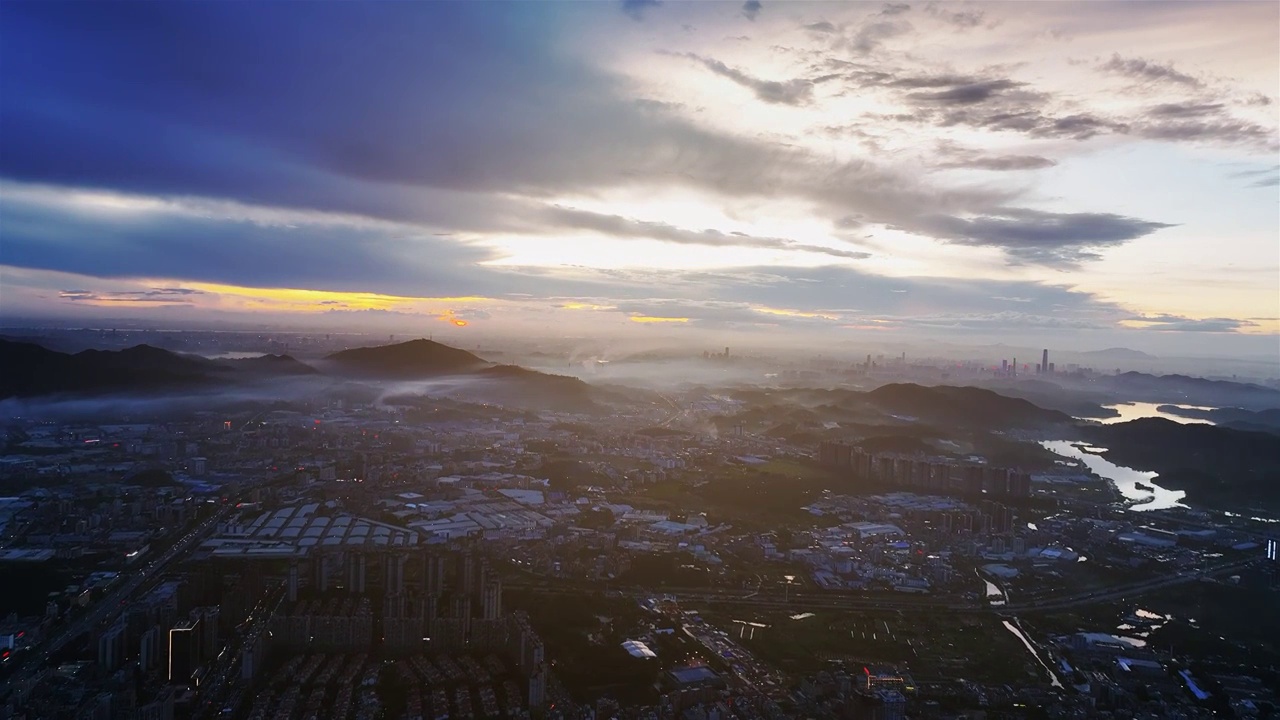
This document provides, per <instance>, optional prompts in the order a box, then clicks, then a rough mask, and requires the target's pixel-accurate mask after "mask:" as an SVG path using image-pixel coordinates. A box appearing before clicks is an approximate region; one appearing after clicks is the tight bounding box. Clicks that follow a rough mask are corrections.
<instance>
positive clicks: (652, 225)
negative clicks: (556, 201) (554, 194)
mask: <svg viewBox="0 0 1280 720" xmlns="http://www.w3.org/2000/svg"><path fill="white" fill-rule="evenodd" d="M542 215H543V217H544V218H545V219H546V221H547V222H548V224H549V225H550V226H552V227H553V228H565V229H575V230H590V231H595V232H599V233H603V234H607V235H609V236H612V237H619V238H628V237H630V238H652V239H654V240H665V241H667V242H673V243H680V244H685V245H710V246H714V247H749V248H762V249H766V250H787V251H793V252H808V253H818V254H822V255H829V256H831V257H838V258H845V259H849V260H862V259H865V258H868V257H870V254H869V253H866V252H860V251H854V250H843V249H840V248H831V247H826V246H822V245H811V244H807V243H800V242H795V241H793V240H786V239H783V238H772V237H757V236H753V235H747V234H745V233H739V232H733V233H724V232H720V231H719V230H686V229H683V228H678V227H675V226H674V225H669V224H667V223H662V222H653V221H641V220H634V219H630V218H625V217H622V216H620V215H606V214H603V213H594V212H588V211H585V210H576V209H573V208H567V207H562V206H553V207H549V208H547V209H546V210H545V211H544V213H543V214H542Z"/></svg>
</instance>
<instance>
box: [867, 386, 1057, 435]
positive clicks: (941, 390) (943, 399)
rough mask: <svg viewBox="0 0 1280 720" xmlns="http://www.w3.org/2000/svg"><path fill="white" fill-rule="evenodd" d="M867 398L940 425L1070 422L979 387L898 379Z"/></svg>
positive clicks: (1053, 412)
mask: <svg viewBox="0 0 1280 720" xmlns="http://www.w3.org/2000/svg"><path fill="white" fill-rule="evenodd" d="M866 399H867V401H868V402H870V403H871V404H873V405H875V406H876V407H877V408H879V409H880V410H881V411H883V412H887V413H891V414H894V415H909V416H912V417H916V418H919V419H921V420H925V421H927V422H931V423H935V424H941V425H958V426H981V427H989V428H1011V427H1041V426H1045V425H1052V424H1055V423H1065V422H1071V417H1070V416H1069V415H1067V414H1065V413H1061V412H1058V411H1056V410H1045V409H1044V408H1042V407H1039V406H1037V405H1034V404H1032V403H1030V402H1028V401H1026V400H1023V399H1021V398H1011V397H1006V396H1004V395H1000V394H999V393H995V392H992V391H990V390H985V389H983V388H977V387H968V386H963V387H958V386H952V385H937V386H932V387H926V386H923V385H916V384H914V383H899V384H892V385H883V386H881V387H878V388H876V389H875V390H872V391H871V392H869V393H867V394H866Z"/></svg>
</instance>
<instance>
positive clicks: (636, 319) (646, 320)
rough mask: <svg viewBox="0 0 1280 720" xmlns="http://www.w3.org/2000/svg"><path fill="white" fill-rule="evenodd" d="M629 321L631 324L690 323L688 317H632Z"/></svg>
mask: <svg viewBox="0 0 1280 720" xmlns="http://www.w3.org/2000/svg"><path fill="white" fill-rule="evenodd" d="M628 319H629V320H631V322H637V323H687V322H689V318H687V317H654V316H652V315H632V316H631V317H630V318H628Z"/></svg>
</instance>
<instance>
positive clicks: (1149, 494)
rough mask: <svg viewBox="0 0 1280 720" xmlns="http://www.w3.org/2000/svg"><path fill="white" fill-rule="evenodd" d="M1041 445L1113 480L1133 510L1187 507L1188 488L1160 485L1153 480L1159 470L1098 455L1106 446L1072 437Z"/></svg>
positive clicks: (1048, 441)
mask: <svg viewBox="0 0 1280 720" xmlns="http://www.w3.org/2000/svg"><path fill="white" fill-rule="evenodd" d="M1040 445H1041V446H1042V447H1044V448H1045V449H1046V450H1051V451H1053V452H1055V453H1057V454H1059V455H1062V456H1063V457H1069V458H1072V459H1074V460H1079V461H1080V462H1082V463H1084V465H1085V466H1086V467H1088V468H1089V469H1090V470H1092V471H1093V472H1094V473H1095V474H1097V475H1098V476H1099V477H1103V478H1106V479H1107V480H1110V481H1111V483H1112V484H1114V485H1115V486H1116V489H1117V490H1119V491H1120V494H1121V495H1123V496H1124V498H1125V499H1126V500H1130V501H1132V502H1133V503H1134V504H1133V505H1130V506H1129V509H1130V510H1138V511H1141V510H1167V509H1169V508H1174V507H1186V506H1185V505H1184V504H1183V503H1182V502H1181V501H1182V499H1183V498H1185V497H1186V496H1187V493H1186V492H1185V491H1182V490H1169V489H1167V488H1162V487H1160V486H1159V485H1157V484H1156V483H1155V482H1154V480H1153V479H1154V478H1155V476H1156V473H1153V472H1144V471H1141V470H1134V469H1132V468H1127V467H1121V466H1120V465H1116V464H1115V463H1113V462H1111V461H1110V460H1107V459H1106V458H1104V457H1102V456H1101V455H1098V454H1097V453H1098V452H1101V451H1102V448H1094V447H1090V446H1089V445H1088V444H1087V443H1084V442H1080V441H1075V442H1072V441H1070V440H1046V441H1043V442H1041V443H1040Z"/></svg>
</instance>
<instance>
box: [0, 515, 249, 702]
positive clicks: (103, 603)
mask: <svg viewBox="0 0 1280 720" xmlns="http://www.w3.org/2000/svg"><path fill="white" fill-rule="evenodd" d="M233 507H234V503H230V504H227V505H225V506H223V507H222V508H221V509H220V510H219V511H218V512H216V513H214V514H213V516H211V517H209V518H208V519H207V520H205V521H204V522H202V523H200V524H199V525H197V526H196V527H195V528H193V529H191V530H190V531H188V532H187V533H186V534H185V535H183V536H182V537H181V538H179V539H178V541H177V542H176V543H174V545H173V547H171V548H169V549H168V550H167V551H165V552H164V554H162V555H160V556H159V557H157V558H155V559H153V560H152V561H151V562H149V563H147V565H146V566H144V567H142V568H141V569H140V570H138V571H137V572H135V573H133V574H131V575H129V577H128V578H127V579H126V580H125V581H124V584H123V585H121V586H120V587H117V588H116V589H115V590H113V591H111V593H110V594H108V595H107V596H106V597H103V598H101V599H100V600H98V601H97V602H96V603H94V604H93V605H92V607H90V609H89V611H88V612H86V613H85V614H84V615H83V616H81V617H80V618H78V619H76V620H75V621H74V622H72V623H71V624H70V625H69V626H67V627H65V628H63V629H62V630H61V631H60V632H58V633H57V634H55V635H53V636H52V637H49V638H47V639H46V640H44V641H43V642H41V643H40V645H39V646H38V647H36V648H34V653H33V654H31V655H29V656H28V657H26V658H24V663H26V664H33V666H32V667H26V668H17V669H15V671H14V673H13V675H11V676H10V677H9V679H8V680H6V681H5V683H4V684H3V685H0V698H8V696H9V694H10V693H11V692H13V691H14V690H15V689H17V688H21V687H23V686H24V685H25V684H26V683H27V682H28V681H29V680H31V679H32V678H33V677H35V676H36V675H37V674H38V673H39V671H40V670H41V669H42V668H43V666H44V664H45V663H46V662H47V661H48V660H49V658H50V657H52V656H53V655H55V654H57V653H58V652H59V651H61V650H62V649H63V648H64V647H66V646H67V644H68V643H70V642H71V641H73V640H75V639H76V638H78V637H80V636H81V635H82V634H84V633H86V632H89V631H90V630H92V629H93V628H94V627H96V626H97V625H99V624H101V623H105V622H106V621H108V620H110V619H111V618H113V617H115V616H116V615H117V614H119V612H120V611H121V610H122V609H124V607H125V606H127V605H128V604H129V601H130V600H132V599H133V598H134V597H135V596H136V594H137V593H138V590H139V589H141V588H143V587H144V586H146V585H147V581H148V578H150V579H151V581H152V583H153V584H154V581H155V578H157V577H160V576H161V575H162V574H163V572H164V569H165V568H166V567H167V566H168V565H169V564H170V563H172V562H173V561H174V560H176V559H177V558H179V557H181V556H182V555H184V554H186V552H187V551H189V550H190V549H191V547H192V546H193V545H195V544H196V543H198V542H200V541H201V540H203V539H204V537H205V535H207V534H208V533H209V531H211V530H213V529H214V528H215V527H217V524H218V522H219V521H220V520H222V519H224V518H226V517H227V514H228V513H230V512H231V509H232V508H233ZM35 653H38V654H35Z"/></svg>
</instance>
